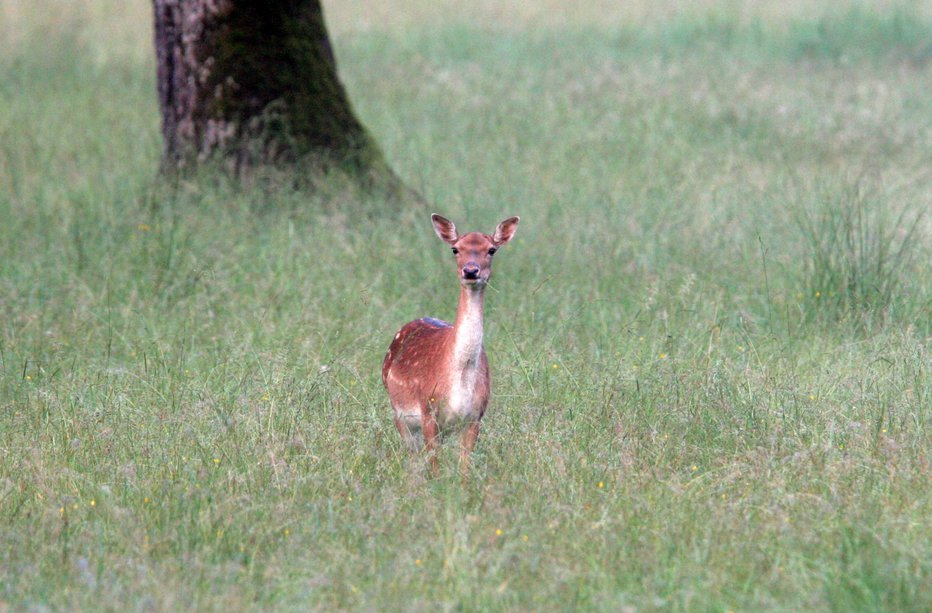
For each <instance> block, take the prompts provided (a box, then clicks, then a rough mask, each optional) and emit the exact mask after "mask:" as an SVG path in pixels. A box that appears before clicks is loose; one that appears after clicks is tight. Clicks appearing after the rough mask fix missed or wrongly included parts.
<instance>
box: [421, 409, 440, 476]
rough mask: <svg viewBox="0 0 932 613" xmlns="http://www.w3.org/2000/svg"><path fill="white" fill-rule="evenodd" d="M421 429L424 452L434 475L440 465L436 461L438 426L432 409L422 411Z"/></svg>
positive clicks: (438, 470)
mask: <svg viewBox="0 0 932 613" xmlns="http://www.w3.org/2000/svg"><path fill="white" fill-rule="evenodd" d="M421 419H422V422H421V424H422V426H421V431H422V432H423V433H424V452H425V453H426V454H427V458H428V460H429V462H430V472H431V474H433V476H434V477H437V476H439V475H440V466H439V464H438V463H437V451H438V447H439V444H440V427H439V426H437V418H436V416H435V415H434V413H433V411H429V410H428V411H424V412H423V413H422V417H421Z"/></svg>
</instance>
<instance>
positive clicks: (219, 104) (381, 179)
mask: <svg viewBox="0 0 932 613" xmlns="http://www.w3.org/2000/svg"><path fill="white" fill-rule="evenodd" d="M153 2H154V7H155V48H156V60H157V62H158V92H159V104H160V107H161V111H162V134H163V137H164V149H163V155H162V162H163V167H164V168H165V169H166V170H183V169H186V168H191V167H193V166H196V165H197V164H198V163H199V162H204V161H206V160H220V161H222V162H223V163H224V164H225V165H227V166H229V167H230V168H231V169H232V170H233V171H234V172H235V173H236V174H237V175H242V174H244V173H245V172H248V171H249V170H250V169H251V168H254V167H256V166H261V165H275V166H281V165H287V164H307V163H310V164H313V165H317V166H324V167H326V166H327V165H333V164H338V165H340V166H341V167H342V168H344V169H346V170H349V171H350V172H352V173H353V174H358V175H359V176H360V177H362V178H363V179H364V180H365V182H366V183H367V184H369V185H370V186H380V187H383V188H385V187H388V188H389V189H390V190H391V191H401V190H403V189H404V188H403V186H402V185H401V182H400V181H399V180H398V179H397V177H395V175H394V173H392V171H391V169H390V168H389V167H388V165H387V164H386V163H385V161H384V158H383V156H382V152H381V151H380V149H379V147H378V145H376V143H375V142H374V141H373V140H372V138H371V137H370V135H369V133H368V132H367V131H366V129H365V128H364V127H363V126H362V124H360V122H359V121H358V120H357V119H356V116H355V115H354V113H353V110H352V106H351V105H350V102H349V99H348V98H347V95H346V91H345V90H344V89H343V86H342V84H341V83H340V81H339V79H338V77H337V71H336V62H335V60H334V56H333V51H332V49H331V47H330V40H329V37H328V35H327V30H326V26H325V24H324V18H323V11H322V8H321V5H320V1H319V0H153Z"/></svg>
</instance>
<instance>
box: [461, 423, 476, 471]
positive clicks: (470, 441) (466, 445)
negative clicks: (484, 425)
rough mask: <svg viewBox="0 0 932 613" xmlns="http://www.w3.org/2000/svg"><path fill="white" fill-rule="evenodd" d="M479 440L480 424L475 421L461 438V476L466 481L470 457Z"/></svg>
mask: <svg viewBox="0 0 932 613" xmlns="http://www.w3.org/2000/svg"><path fill="white" fill-rule="evenodd" d="M478 439H479V422H478V421H474V422H472V423H471V424H469V425H468V426H467V427H466V429H465V430H464V431H463V436H462V437H461V438H460V474H461V475H462V477H463V478H464V479H465V478H466V477H467V476H468V475H469V456H470V455H471V454H472V450H473V449H474V448H475V447H476V441H477V440H478Z"/></svg>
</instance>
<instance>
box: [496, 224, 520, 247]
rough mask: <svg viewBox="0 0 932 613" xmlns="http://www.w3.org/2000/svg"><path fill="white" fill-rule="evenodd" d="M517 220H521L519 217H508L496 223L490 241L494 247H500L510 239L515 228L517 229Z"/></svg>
mask: <svg viewBox="0 0 932 613" xmlns="http://www.w3.org/2000/svg"><path fill="white" fill-rule="evenodd" d="M519 221H521V218H520V217H509V218H508V219H506V220H505V221H503V222H502V223H500V224H498V227H497V228H495V234H493V235H492V243H493V244H494V245H495V246H496V247H501V246H502V245H504V244H505V243H507V242H508V241H510V240H511V237H512V236H514V235H515V230H517V229H518V222H519Z"/></svg>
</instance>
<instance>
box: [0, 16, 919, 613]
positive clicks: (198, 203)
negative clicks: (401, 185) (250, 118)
mask: <svg viewBox="0 0 932 613" xmlns="http://www.w3.org/2000/svg"><path fill="white" fill-rule="evenodd" d="M324 4H325V9H326V10H327V16H328V22H329V25H330V28H331V34H332V36H333V42H334V45H335V50H336V53H337V58H338V65H339V69H340V73H341V76H342V79H343V80H344V83H345V84H346V86H347V88H348V90H349V93H350V97H351V99H352V100H353V103H354V105H355V108H356V110H357V113H358V115H359V117H360V118H361V119H362V121H363V122H364V123H365V124H366V125H367V126H368V127H369V128H370V130H371V131H372V132H373V134H374V136H375V137H376V139H377V140H378V141H379V143H380V144H381V145H382V147H383V149H384V150H385V153H386V156H387V158H388V160H389V162H390V163H391V164H392V166H393V167H394V168H395V169H396V171H397V172H398V174H399V175H400V176H401V177H403V178H404V180H405V181H407V182H408V183H409V184H410V185H412V186H413V187H415V188H416V189H418V190H419V191H420V192H421V193H422V194H423V195H424V197H425V198H426V199H427V200H428V201H429V202H431V203H432V204H433V209H432V210H426V209H419V208H416V207H415V208H406V209H403V210H397V209H392V208H391V207H387V206H385V204H384V203H383V202H380V201H379V200H378V199H377V198H375V197H372V196H367V195H365V194H364V193H360V192H359V191H358V190H355V189H353V188H352V187H350V186H347V185H346V184H345V182H343V181H341V180H340V178H339V177H333V178H328V177H321V178H319V180H318V181H317V183H316V185H317V187H318V189H317V190H316V191H314V192H308V191H295V190H294V189H291V188H289V187H287V185H286V184H285V183H284V182H281V183H279V182H276V181H275V180H272V179H269V180H265V181H258V182H254V183H251V184H249V185H247V186H241V187H237V186H235V185H231V184H230V182H229V181H225V180H224V179H222V178H214V179H209V178H206V177H201V178H199V180H190V181H184V182H182V183H180V184H179V185H177V186H169V185H165V184H164V182H163V181H161V180H160V178H159V176H158V174H157V169H158V163H159V155H160V150H161V141H160V134H159V126H158V120H159V114H158V108H157V100H156V92H155V78H154V75H155V67H154V60H153V51H152V48H151V15H150V10H151V9H150V6H149V4H148V3H147V2H144V1H143V0H133V1H132V2H117V1H116V0H107V1H95V2H90V1H89V0H82V1H79V2H65V1H64V0H56V1H48V2H44V3H36V4H33V3H27V2H24V1H17V0H14V1H13V2H11V3H3V4H0V48H2V49H3V52H2V53H0V611H6V610H11V611H13V610H29V611H47V610H104V611H108V610H113V611H116V610H119V611H124V610H135V611H170V610H171V611H175V610H269V609H273V610H308V609H310V610H411V611H424V610H438V609H439V610H453V611H476V610H482V611H486V610H488V611H496V610H515V611H526V610H533V611H550V610H595V611H721V612H725V611H759V610H768V611H799V610H824V611H862V612H864V611H917V612H918V611H928V610H932V589H930V588H929V586H930V585H932V529H930V526H932V487H930V483H932V466H930V462H932V458H930V449H932V437H930V434H932V360H930V354H932V352H930V339H932V266H930V262H932V219H930V215H929V210H930V205H932V94H930V92H932V35H930V32H932V10H930V8H929V6H928V4H926V3H921V2H890V1H882V0H876V1H875V0H871V1H867V0H865V1H858V2H855V1H844V2H832V3H818V2H802V1H793V2H777V1H776V0H765V1H763V2H751V1H749V0H748V1H742V0H730V1H729V0H702V1H700V2H694V3H690V5H689V9H688V10H685V11H684V10H683V9H682V8H681V4H682V3H674V2H672V1H671V2H667V1H664V2H648V1H647V0H637V1H635V2H630V3H615V2H603V1H599V2H593V3H586V4H585V6H584V7H574V6H573V5H571V4H570V3H559V2H556V1H554V0H545V1H542V2H539V3H523V2H517V1H511V2H504V3H498V2H485V1H483V2H477V3H469V6H468V7H462V6H460V5H461V4H465V3H456V2H451V1H445V2H428V1H427V0H415V1H413V2H398V1H394V0H384V1H381V2H376V3H363V2H342V3H337V2H325V3H324ZM618 5H623V6H618ZM433 211H436V212H439V213H442V214H443V215H446V216H448V217H450V218H451V219H453V220H454V221H455V222H456V223H457V224H458V227H460V228H463V229H469V230H472V229H479V230H483V231H485V232H490V231H491V230H492V229H493V228H494V226H495V224H496V223H497V222H498V221H499V220H501V219H503V218H504V217H506V216H508V215H520V216H521V218H522V221H521V225H520V227H519V228H518V232H517V236H516V238H515V240H514V241H512V243H510V244H509V245H507V246H506V247H504V248H503V249H502V250H501V253H500V254H499V255H497V256H496V260H497V262H496V267H495V276H494V278H493V280H492V285H491V287H490V289H489V291H488V292H487V300H486V350H487V352H488V354H489V358H490V362H491V368H492V379H493V396H492V401H491V404H490V408H489V411H488V413H487V415H486V418H485V419H484V420H483V422H482V423H483V431H482V435H481V437H480V440H479V444H478V447H477V451H476V453H475V454H474V462H473V471H472V475H471V478H470V479H469V480H468V481H467V482H466V483H463V482H462V481H461V480H460V478H459V476H458V474H457V471H456V457H455V453H454V452H453V450H452V449H448V450H447V453H446V454H444V455H443V457H442V459H441V464H442V471H441V476H440V477H439V478H437V479H428V478H426V476H425V473H424V471H423V470H422V469H421V466H420V464H418V463H417V462H415V461H413V460H412V459H411V458H410V457H409V455H408V454H407V452H406V451H405V450H404V449H403V448H402V445H401V443H400V439H399V437H398V435H397V433H396V432H395V430H394V427H393V425H392V422H391V410H390V408H389V405H388V400H387V397H386V395H385V393H384V390H383V388H382V384H381V381H380V377H379V369H380V365H381V360H382V357H383V355H384V352H385V350H386V349H387V347H388V344H389V342H390V341H391V339H392V336H393V334H394V333H395V331H396V330H397V329H398V328H399V327H400V326H401V325H402V324H403V323H405V322H407V321H409V320H411V319H414V318H417V317H421V316H425V315H430V316H434V317H440V318H444V319H450V318H452V317H453V315H454V312H455V304H456V297H457V291H458V290H457V281H456V278H455V273H454V271H453V269H452V264H451V262H450V256H449V252H448V249H447V247H446V246H445V245H444V244H443V243H441V242H440V241H439V240H438V239H437V238H436V236H434V234H433V231H432V229H431V226H430V221H429V214H430V213H431V212H433Z"/></svg>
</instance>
